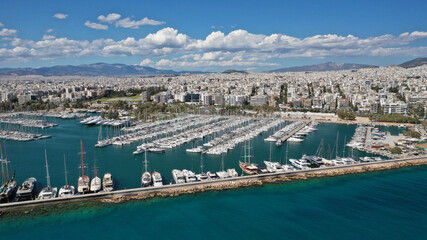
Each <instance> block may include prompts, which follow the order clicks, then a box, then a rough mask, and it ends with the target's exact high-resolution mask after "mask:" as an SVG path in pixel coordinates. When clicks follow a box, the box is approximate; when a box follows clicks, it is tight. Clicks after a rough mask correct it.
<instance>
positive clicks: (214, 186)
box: [101, 179, 263, 203]
mask: <svg viewBox="0 0 427 240" xmlns="http://www.w3.org/2000/svg"><path fill="white" fill-rule="evenodd" d="M262 185H263V182H262V181H261V180H258V179H250V180H238V179H236V181H230V182H219V183H206V184H203V185H197V186H188V187H186V186H182V187H179V188H174V189H165V190H159V191H154V192H147V193H144V192H143V193H138V194H135V195H121V196H115V197H113V198H109V199H102V200H101V201H102V202H105V203H122V202H126V201H132V200H147V199H151V198H155V197H160V198H167V197H177V196H181V195H184V194H195V193H202V192H206V191H224V190H228V189H237V188H246V187H252V186H262Z"/></svg>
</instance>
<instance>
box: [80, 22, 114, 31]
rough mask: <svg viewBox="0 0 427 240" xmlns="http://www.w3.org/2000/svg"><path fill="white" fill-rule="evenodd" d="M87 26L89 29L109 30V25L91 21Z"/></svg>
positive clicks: (86, 23)
mask: <svg viewBox="0 0 427 240" xmlns="http://www.w3.org/2000/svg"><path fill="white" fill-rule="evenodd" d="M85 26H86V27H88V28H92V29H97V30H107V29H108V26H107V25H104V24H100V23H94V22H91V21H86V22H85Z"/></svg>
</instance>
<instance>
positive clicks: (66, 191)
mask: <svg viewBox="0 0 427 240" xmlns="http://www.w3.org/2000/svg"><path fill="white" fill-rule="evenodd" d="M64 169H65V185H64V186H63V187H62V188H60V189H59V193H58V197H69V196H73V195H74V193H75V189H74V186H71V185H68V177H67V164H66V163H65V155H64Z"/></svg>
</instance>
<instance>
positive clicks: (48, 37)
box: [42, 34, 56, 40]
mask: <svg viewBox="0 0 427 240" xmlns="http://www.w3.org/2000/svg"><path fill="white" fill-rule="evenodd" d="M55 38H56V37H55V36H52V35H47V34H44V35H43V38H42V40H52V39H55Z"/></svg>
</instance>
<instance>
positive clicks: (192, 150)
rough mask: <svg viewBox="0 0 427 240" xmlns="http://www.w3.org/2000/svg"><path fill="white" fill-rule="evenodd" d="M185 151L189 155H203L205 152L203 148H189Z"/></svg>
mask: <svg viewBox="0 0 427 240" xmlns="http://www.w3.org/2000/svg"><path fill="white" fill-rule="evenodd" d="M185 151H186V152H189V153H201V152H203V146H198V147H196V148H187V149H185Z"/></svg>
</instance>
